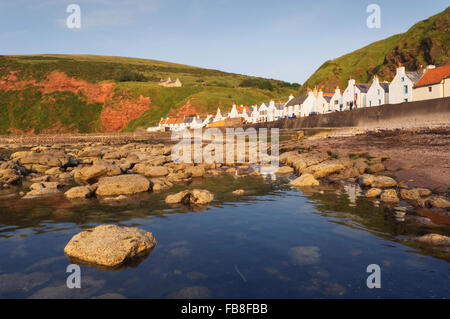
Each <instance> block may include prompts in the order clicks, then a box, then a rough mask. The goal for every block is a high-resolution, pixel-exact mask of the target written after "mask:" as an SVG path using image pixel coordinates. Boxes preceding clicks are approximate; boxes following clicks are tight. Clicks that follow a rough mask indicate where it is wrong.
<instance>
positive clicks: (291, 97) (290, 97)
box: [288, 94, 294, 102]
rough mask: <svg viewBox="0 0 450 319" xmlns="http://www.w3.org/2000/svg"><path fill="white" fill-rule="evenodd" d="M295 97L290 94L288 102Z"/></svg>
mask: <svg viewBox="0 0 450 319" xmlns="http://www.w3.org/2000/svg"><path fill="white" fill-rule="evenodd" d="M293 98H294V96H293V95H292V94H291V95H289V100H288V102H289V101H290V100H292V99H293Z"/></svg>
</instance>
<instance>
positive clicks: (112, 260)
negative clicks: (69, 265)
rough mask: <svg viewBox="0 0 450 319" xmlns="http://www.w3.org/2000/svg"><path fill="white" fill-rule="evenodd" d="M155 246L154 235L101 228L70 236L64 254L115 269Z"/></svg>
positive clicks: (124, 229)
mask: <svg viewBox="0 0 450 319" xmlns="http://www.w3.org/2000/svg"><path fill="white" fill-rule="evenodd" d="M155 245H156V239H155V238H154V237H153V234H152V233H150V232H147V231H145V230H141V229H138V228H132V227H118V226H115V225H101V226H98V227H95V228H93V229H90V230H86V231H82V232H81V233H79V234H77V235H75V236H73V237H72V239H71V240H70V241H69V243H68V244H67V246H66V247H65V248H64V253H65V254H66V255H67V256H68V257H69V259H75V260H76V261H78V260H79V261H83V262H85V263H89V264H96V265H101V266H105V267H117V266H120V265H122V264H123V263H125V262H127V261H129V260H131V259H133V258H136V257H139V256H142V255H144V254H146V253H148V252H149V251H150V250H151V249H152V248H153V247H154V246H155Z"/></svg>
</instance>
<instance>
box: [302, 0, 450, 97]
mask: <svg viewBox="0 0 450 319" xmlns="http://www.w3.org/2000/svg"><path fill="white" fill-rule="evenodd" d="M399 63H402V64H403V65H404V66H405V67H406V69H407V70H411V71H415V70H418V69H419V68H420V66H426V65H427V64H435V65H437V66H439V65H444V64H448V63H450V7H449V8H447V9H446V10H444V11H443V12H441V13H439V14H437V15H435V16H432V17H430V18H428V19H426V20H424V21H421V22H419V23H417V24H415V25H414V26H413V27H411V28H410V29H409V30H408V31H407V32H405V33H403V34H398V35H394V36H392V37H389V38H387V39H385V40H382V41H378V42H374V43H372V44H370V45H368V46H366V47H364V48H362V49H359V50H356V51H354V52H352V53H349V54H347V55H344V56H342V57H340V58H337V59H334V60H331V61H327V62H325V63H324V64H323V65H322V66H321V67H320V68H319V69H318V70H317V71H316V72H315V73H314V74H313V75H312V76H311V77H310V78H309V79H308V80H307V81H306V82H305V83H304V85H303V88H302V91H303V92H304V91H306V90H307V88H313V87H315V86H317V87H319V88H323V89H325V90H327V91H334V89H335V87H336V86H340V87H341V88H345V87H346V86H347V80H348V79H349V77H352V78H354V79H356V81H358V82H362V83H368V82H369V83H370V82H371V81H372V78H373V76H374V75H378V76H379V77H380V79H382V80H386V81H390V80H392V78H393V77H394V76H395V70H396V68H397V66H398V64H399Z"/></svg>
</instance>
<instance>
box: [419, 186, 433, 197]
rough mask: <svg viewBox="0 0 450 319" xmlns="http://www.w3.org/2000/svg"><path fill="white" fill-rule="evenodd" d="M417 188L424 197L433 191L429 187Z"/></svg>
mask: <svg viewBox="0 0 450 319" xmlns="http://www.w3.org/2000/svg"><path fill="white" fill-rule="evenodd" d="M416 189H417V190H418V191H419V194H420V196H422V197H425V196H430V195H431V191H430V190H429V189H428V188H416Z"/></svg>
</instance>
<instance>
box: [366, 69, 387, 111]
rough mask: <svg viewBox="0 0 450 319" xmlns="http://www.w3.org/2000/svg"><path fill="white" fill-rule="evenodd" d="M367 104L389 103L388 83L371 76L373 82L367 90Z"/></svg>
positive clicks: (369, 105)
mask: <svg viewBox="0 0 450 319" xmlns="http://www.w3.org/2000/svg"><path fill="white" fill-rule="evenodd" d="M366 99H367V102H366V103H367V106H368V107H371V106H378V105H383V104H388V103H389V83H388V82H381V83H380V81H379V80H378V77H377V76H375V77H374V78H373V83H372V85H371V86H370V89H369V90H368V91H367V97H366Z"/></svg>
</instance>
